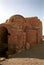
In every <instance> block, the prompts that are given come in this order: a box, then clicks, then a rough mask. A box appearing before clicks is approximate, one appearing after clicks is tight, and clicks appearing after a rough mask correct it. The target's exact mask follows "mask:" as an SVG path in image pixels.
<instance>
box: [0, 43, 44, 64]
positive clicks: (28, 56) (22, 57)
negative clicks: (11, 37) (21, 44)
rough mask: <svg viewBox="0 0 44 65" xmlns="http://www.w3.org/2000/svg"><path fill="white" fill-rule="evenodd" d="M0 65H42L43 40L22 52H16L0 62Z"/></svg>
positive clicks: (43, 53) (43, 56)
mask: <svg viewBox="0 0 44 65" xmlns="http://www.w3.org/2000/svg"><path fill="white" fill-rule="evenodd" d="M0 64H2V65H44V42H43V43H42V44H40V45H37V46H35V47H33V48H32V49H30V51H25V52H22V53H16V54H15V55H13V56H12V58H10V59H6V60H5V61H3V62H0Z"/></svg>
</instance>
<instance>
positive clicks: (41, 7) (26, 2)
mask: <svg viewBox="0 0 44 65" xmlns="http://www.w3.org/2000/svg"><path fill="white" fill-rule="evenodd" d="M14 14H21V15H23V16H24V17H32V16H38V17H39V19H40V20H41V21H42V24H43V34H44V0H0V23H3V22H5V20H6V19H8V18H9V17H10V16H11V15H14Z"/></svg>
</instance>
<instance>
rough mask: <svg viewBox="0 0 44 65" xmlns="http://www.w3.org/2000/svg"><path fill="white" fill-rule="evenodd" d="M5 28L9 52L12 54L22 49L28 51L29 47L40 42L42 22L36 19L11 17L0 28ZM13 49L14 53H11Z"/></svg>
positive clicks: (19, 16) (18, 16)
mask: <svg viewBox="0 0 44 65" xmlns="http://www.w3.org/2000/svg"><path fill="white" fill-rule="evenodd" d="M2 26H4V27H5V28H7V30H8V33H9V34H10V35H9V36H8V46H9V50H12V51H11V52H12V53H14V51H15V49H16V51H19V50H20V51H21V50H24V49H30V46H34V45H35V44H39V43H41V41H42V22H41V21H40V19H38V17H28V18H25V17H23V16H21V15H13V16H11V17H10V18H9V19H8V20H6V22H5V23H3V24H0V27H2ZM13 49H14V51H13Z"/></svg>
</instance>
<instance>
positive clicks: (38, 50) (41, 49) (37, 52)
mask: <svg viewBox="0 0 44 65" xmlns="http://www.w3.org/2000/svg"><path fill="white" fill-rule="evenodd" d="M14 57H15V58H39V59H44V42H43V44H39V45H36V46H35V47H33V48H32V49H30V50H29V51H24V52H21V53H16V54H14V55H12V58H14Z"/></svg>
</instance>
